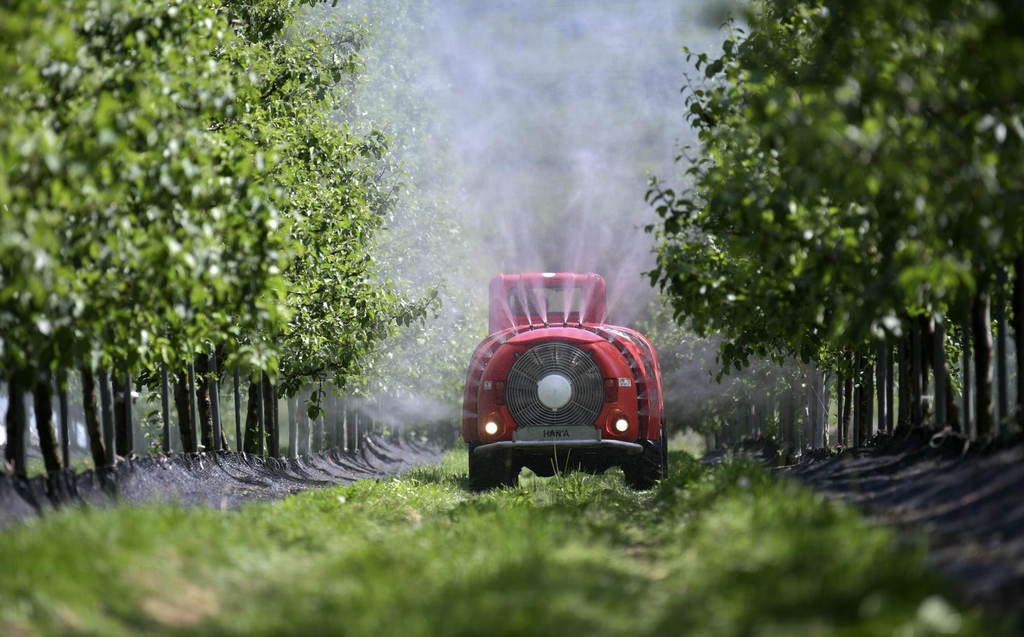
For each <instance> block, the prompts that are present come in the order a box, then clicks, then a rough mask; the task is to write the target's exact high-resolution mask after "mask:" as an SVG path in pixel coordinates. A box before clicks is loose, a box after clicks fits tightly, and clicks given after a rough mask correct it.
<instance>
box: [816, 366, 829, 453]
mask: <svg viewBox="0 0 1024 637" xmlns="http://www.w3.org/2000/svg"><path fill="white" fill-rule="evenodd" d="M821 402H822V407H821V409H822V412H824V413H822V415H821V420H820V422H821V424H820V425H819V426H820V427H821V429H820V432H819V433H820V434H821V438H820V439H819V440H818V446H819V447H821V448H822V449H827V448H828V446H829V444H828V411H829V406H830V403H831V402H832V383H830V382H829V379H828V376H827V375H824V374H822V376H821Z"/></svg>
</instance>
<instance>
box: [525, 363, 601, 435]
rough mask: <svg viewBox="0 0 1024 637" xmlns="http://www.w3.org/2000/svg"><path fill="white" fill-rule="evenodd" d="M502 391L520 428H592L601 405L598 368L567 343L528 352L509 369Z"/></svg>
mask: <svg viewBox="0 0 1024 637" xmlns="http://www.w3.org/2000/svg"><path fill="white" fill-rule="evenodd" d="M505 391H506V396H507V400H508V408H509V411H511V412H512V417H513V418H514V419H515V421H516V424H517V425H519V426H520V427H536V426H553V425H559V426H580V425H593V424H594V420H595V419H596V418H597V415H598V414H599V413H600V412H601V407H602V405H603V404H604V381H603V379H602V378H601V372H600V371H599V370H598V369H597V364H595V363H594V361H593V360H592V359H591V358H590V356H588V355H587V354H586V352H584V351H583V350H581V349H579V348H578V347H573V346H572V345H567V344H566V343H544V344H541V345H538V346H536V347H533V348H531V349H529V350H527V351H526V353H524V354H523V355H521V356H520V357H519V359H518V360H516V362H515V364H513V365H512V369H511V370H510V371H509V375H508V383H507V385H506V389H505Z"/></svg>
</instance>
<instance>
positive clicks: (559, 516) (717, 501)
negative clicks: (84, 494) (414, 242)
mask: <svg viewBox="0 0 1024 637" xmlns="http://www.w3.org/2000/svg"><path fill="white" fill-rule="evenodd" d="M463 456H464V452H462V453H455V454H452V455H450V456H449V457H448V458H446V460H445V461H444V463H443V464H441V465H439V466H433V467H425V468H420V469H417V470H415V471H412V472H410V473H409V474H408V475H405V476H403V477H401V478H394V479H386V480H382V481H379V482H373V481H361V482H358V483H356V484H354V485H350V486H344V487H336V488H330V489H323V490H316V491H310V492H307V493H303V494H301V495H298V496H295V497H291V498H288V499H287V500H283V501H279V502H275V503H262V504H253V505H251V506H247V507H245V508H243V509H241V510H237V511H230V512H219V511H213V510H205V509H183V508H180V507H175V506H168V505H152V506H143V507H136V508H128V507H125V508H117V509H104V510H71V511H64V512H60V513H57V514H54V515H50V516H48V517H46V518H44V519H40V520H37V521H34V522H32V523H30V524H27V525H24V526H21V527H18V528H14V529H9V530H7V531H4V532H0V634H3V635H36V634H40V635H48V634H75V635H128V634H153V633H159V634H171V635H174V634H182V635H184V634H211V635H278V634H296V635H307V634H308V635H367V636H387V635H403V636H405V635H410V636H415V635H559V636H567V635H631V636H637V635H678V634H685V635H695V636H701V635H709V636H710V635H715V636H718V635H756V636H763V637H768V636H771V635H898V636H899V635H906V636H910V635H914V636H915V637H920V636H921V635H939V634H954V633H955V634H960V635H993V634H999V630H998V627H993V626H991V625H985V624H984V623H983V621H982V619H981V618H980V617H979V616H978V614H977V613H976V612H974V611H971V610H969V609H966V610H965V609H963V608H958V607H957V606H956V605H955V604H954V603H953V602H951V601H949V600H951V599H954V598H953V597H952V596H951V595H950V594H949V590H948V589H947V588H946V587H945V586H944V585H943V583H942V582H940V581H938V580H937V579H936V578H935V577H934V576H932V575H931V574H929V573H928V572H926V570H925V569H924V566H923V563H922V557H923V548H922V547H921V546H920V545H919V544H917V543H913V542H910V541H908V540H906V539H897V538H895V537H894V536H893V534H892V533H891V532H890V531H889V530H887V529H884V528H879V527H876V526H872V525H870V524H868V523H867V522H866V521H865V520H864V519H863V518H862V517H860V516H859V515H858V514H857V513H856V512H855V511H853V510H852V509H849V508H846V507H841V506H837V505H834V504H831V503H828V502H825V501H823V500H822V499H821V498H820V497H819V496H817V495H816V494H814V493H812V492H809V491H807V490H805V489H803V488H800V487H798V486H796V485H793V484H789V483H780V482H777V481H775V480H774V479H772V478H771V477H770V476H769V475H768V474H767V473H766V472H765V471H764V470H763V469H761V468H760V467H758V466H755V465H752V464H747V463H740V462H736V463H731V464H725V465H721V466H717V467H714V468H708V467H704V466H702V465H700V463H698V462H697V461H695V460H693V459H692V457H690V456H688V455H686V454H685V453H681V452H679V453H674V454H673V457H672V464H673V469H672V473H671V475H670V477H669V478H668V479H667V480H666V481H665V482H664V483H663V484H662V485H661V486H660V487H659V488H658V489H657V490H655V491H651V492H647V493H640V494H638V493H634V492H632V491H630V490H628V489H627V488H626V487H625V485H624V484H623V482H622V477H621V475H619V474H617V473H613V472H609V474H608V475H604V476H590V475H584V474H570V475H567V476H564V477H562V478H561V479H560V480H554V479H547V480H542V479H539V478H527V479H525V480H523V484H522V486H521V487H520V488H518V489H504V490H501V491H496V492H492V493H487V494H482V495H473V494H470V493H468V492H467V491H466V490H465V484H466V476H465V472H466V464H465V458H464V457H463Z"/></svg>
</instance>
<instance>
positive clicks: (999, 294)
mask: <svg viewBox="0 0 1024 637" xmlns="http://www.w3.org/2000/svg"><path fill="white" fill-rule="evenodd" d="M996 286H997V291H996V298H995V304H996V306H995V312H994V314H995V322H996V348H995V354H996V361H995V367H996V374H995V377H996V379H995V382H996V390H995V398H996V404H997V405H998V411H996V418H995V433H996V434H998V433H999V429H1000V425H1001V423H1002V422H1003V421H1004V420H1006V418H1007V417H1008V416H1009V415H1010V413H1009V412H1010V401H1009V397H1008V396H1007V393H1008V390H1009V383H1008V382H1007V379H1006V367H1007V365H1006V341H1007V339H1006V292H1005V290H1006V273H1005V271H1003V270H1000V271H999V276H998V277H996Z"/></svg>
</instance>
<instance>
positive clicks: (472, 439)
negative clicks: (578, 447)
mask: <svg viewBox="0 0 1024 637" xmlns="http://www.w3.org/2000/svg"><path fill="white" fill-rule="evenodd" d="M490 296H491V307H490V325H491V332H492V333H491V335H490V336H488V337H487V338H486V339H484V341H483V342H481V343H480V345H479V346H477V349H476V351H475V352H474V354H473V358H472V360H471V362H470V366H469V373H468V374H467V378H466V388H465V396H464V409H463V421H462V436H463V439H464V440H465V441H466V442H467V443H481V444H487V443H492V442H498V441H502V440H512V437H513V432H514V431H515V429H516V427H517V425H516V423H515V422H514V420H513V418H512V414H511V412H510V411H509V409H508V406H507V405H505V404H503V402H504V401H503V399H502V395H501V391H500V387H501V385H499V384H500V383H503V382H504V381H505V380H506V379H507V378H508V375H509V370H510V369H511V368H512V365H513V364H514V362H515V360H516V356H517V355H522V354H524V353H525V352H527V351H528V350H530V349H531V348H533V347H535V346H537V345H540V344H542V343H549V342H561V343H566V344H568V345H572V346H574V347H576V348H579V349H581V350H583V351H584V352H586V353H587V354H588V355H590V357H591V358H592V360H593V361H594V363H595V364H596V366H597V368H598V370H599V371H600V373H601V376H602V378H604V379H605V384H606V398H605V403H604V405H603V407H602V409H601V411H600V413H599V414H598V416H597V417H596V419H595V422H594V423H593V424H594V426H595V427H596V428H598V429H599V430H600V431H601V437H602V438H603V439H608V440H622V441H638V440H642V439H646V440H660V438H661V425H662V417H663V411H664V408H663V400H662V396H661V377H660V373H659V371H658V357H657V354H656V352H655V350H654V347H653V346H652V345H651V343H650V341H648V340H647V338H645V337H644V336H643V335H642V334H640V333H639V332H636V331H635V330H631V329H628V328H624V327H617V326H613V325H607V324H605V323H604V321H605V320H606V306H605V284H604V279H602V278H601V277H600V276H598V275H596V274H564V273H562V274H521V275H504V274H499V275H497V276H495V277H494V278H493V279H492V280H491V286H490ZM560 296H561V297H562V298H564V302H563V303H561V307H558V305H559V302H558V301H559V297H560ZM552 300H554V302H555V306H554V307H552ZM610 383H612V385H611V387H609V384H610ZM618 415H624V416H625V417H626V418H627V419H628V420H629V422H630V426H629V428H628V429H627V431H625V432H622V433H619V432H616V431H614V430H613V429H612V427H611V421H612V420H613V419H614V418H615V417H617V416H618ZM491 416H496V417H497V419H498V420H500V422H501V429H500V430H499V431H498V433H497V434H496V435H493V436H489V435H487V434H486V433H485V432H483V431H481V430H480V423H481V422H482V420H481V419H482V418H488V417H491Z"/></svg>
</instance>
